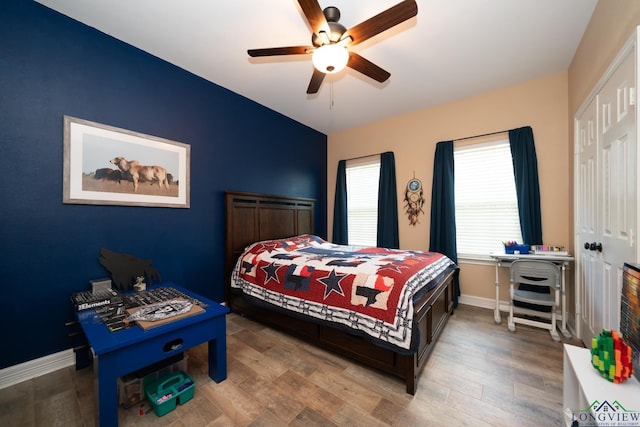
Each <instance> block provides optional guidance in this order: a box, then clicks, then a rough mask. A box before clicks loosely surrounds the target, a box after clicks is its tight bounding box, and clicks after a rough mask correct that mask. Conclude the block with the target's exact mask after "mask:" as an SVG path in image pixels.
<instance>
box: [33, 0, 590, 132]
mask: <svg viewBox="0 0 640 427" xmlns="http://www.w3.org/2000/svg"><path fill="white" fill-rule="evenodd" d="M37 1H38V2H39V3H41V4H43V5H46V6H48V7H50V8H52V9H54V10H57V11H59V12H61V13H63V14H65V15H67V16H69V17H71V18H73V19H76V20H78V21H81V22H83V23H85V24H87V25H89V26H91V27H94V28H96V29H98V30H100V31H102V32H104V33H106V34H109V35H111V36H113V37H115V38H117V39H120V40H122V41H124V42H126V43H129V44H131V45H133V46H136V47H138V48H140V49H142V50H144V51H146V52H149V53H151V54H152V55H155V56H157V57H159V58H162V59H164V60H166V61H168V62H171V63H173V64H175V65H177V66H179V67H181V68H183V69H185V70H188V71H190V72H192V73H194V74H196V75H198V76H201V77H203V78H205V79H207V80H209V81H211V82H213V83H216V84H218V85H220V86H223V87H225V88H227V89H229V90H231V91H233V92H236V93H238V94H240V95H243V96H245V97H247V98H249V99H252V100H254V101H256V102H258V103H260V104H262V105H265V106H267V107H269V108H271V109H273V110H275V111H278V112H280V113H282V114H284V115H286V116H288V117H291V118H293V119H295V120H297V121H299V122H301V123H303V124H305V125H308V126H309V127H312V128H314V129H316V130H318V131H320V132H323V133H325V134H331V133H334V132H338V131H341V130H345V129H349V128H353V127H356V126H360V125H365V124H367V123H371V122H375V121H378V120H382V119H385V118H389V117H393V116H397V115H401V114H405V113H409V112H413V111H417V110H421V109H424V108H428V107H432V106H434V105H438V104H442V103H445V102H449V101H453V100H457V99H461V98H465V97H468V96H472V95H476V94H479V93H483V92H487V91H491V90H493V89H497V88H500V87H505V86H508V85H512V84H516V83H520V82H524V81H527V80H530V79H534V78H537V77H542V76H546V75H550V74H554V73H557V72H561V71H565V70H567V69H568V68H569V64H570V63H571V59H572V58H573V55H574V54H575V51H576V48H577V46H578V43H579V42H580V39H581V38H582V35H583V33H584V30H585V28H586V26H587V24H588V22H589V19H590V18H591V15H592V13H593V10H594V8H595V5H596V3H597V0H418V1H417V3H418V15H417V16H416V17H414V18H412V19H410V20H408V21H406V22H404V23H402V24H400V25H398V26H396V27H394V28H392V29H390V30H387V31H385V32H383V33H381V34H379V35H377V36H375V37H373V38H371V39H369V40H367V41H365V42H363V43H361V44H358V45H356V46H354V47H353V48H352V49H353V50H354V51H356V52H357V53H359V54H360V55H362V56H364V57H365V58H366V59H368V60H370V61H371V62H373V63H375V64H376V65H378V66H380V67H382V68H384V69H385V70H387V71H389V72H390V73H391V78H390V79H389V80H387V81H386V82H384V83H378V82H376V81H374V80H371V79H370V78H368V77H366V76H363V75H361V74H360V73H358V72H356V71H353V70H351V69H346V70H345V71H342V72H340V73H338V74H335V75H328V76H327V78H325V80H324V83H323V84H322V86H321V88H320V90H319V92H318V93H317V94H315V95H307V94H306V89H307V86H308V84H309V80H310V78H311V73H312V67H313V66H312V64H311V56H310V55H295V56H285V57H270V58H249V56H248V55H247V49H255V48H265V47H281V46H299V45H304V46H306V45H310V44H311V32H310V31H311V30H310V28H309V25H308V23H307V21H306V19H305V17H304V15H303V13H302V11H301V9H300V6H299V5H298V2H297V1H296V0H271V1H266V0H226V1H221V0H189V1H185V0H37ZM398 2H399V0H320V1H319V3H320V6H321V7H322V8H325V7H327V6H337V7H338V8H339V9H340V11H341V14H342V18H341V19H340V23H341V24H342V25H344V26H345V27H347V28H350V27H352V26H354V25H356V24H358V23H360V22H362V21H364V20H366V19H368V18H370V17H372V16H374V15H376V14H378V13H380V12H382V11H384V10H386V9H388V8H389V7H391V6H393V5H395V4H396V3H398Z"/></svg>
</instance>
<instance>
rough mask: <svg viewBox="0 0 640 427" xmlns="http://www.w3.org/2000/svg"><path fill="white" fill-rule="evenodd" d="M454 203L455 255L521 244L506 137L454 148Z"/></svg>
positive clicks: (480, 253) (484, 253)
mask: <svg viewBox="0 0 640 427" xmlns="http://www.w3.org/2000/svg"><path fill="white" fill-rule="evenodd" d="M454 162H455V199H456V201H455V204H456V234H457V237H456V238H457V247H458V256H459V257H464V256H465V255H466V256H474V255H482V256H485V255H488V254H489V253H490V252H501V251H504V248H503V244H502V242H504V241H509V240H515V241H518V242H519V243H522V234H521V231H520V219H519V215H518V203H517V195H516V188H515V180H514V175H513V162H512V159H511V150H510V148H509V141H508V140H501V141H495V142H490V143H484V144H475V145H468V146H464V147H456V148H455V149H454Z"/></svg>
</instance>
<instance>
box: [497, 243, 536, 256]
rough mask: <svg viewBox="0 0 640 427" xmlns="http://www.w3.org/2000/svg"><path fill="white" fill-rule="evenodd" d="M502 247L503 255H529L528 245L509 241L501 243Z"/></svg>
mask: <svg viewBox="0 0 640 427" xmlns="http://www.w3.org/2000/svg"><path fill="white" fill-rule="evenodd" d="M502 244H503V245H504V253H505V254H528V253H529V245H526V244H524V243H523V244H520V243H518V242H516V241H515V240H509V241H507V242H502Z"/></svg>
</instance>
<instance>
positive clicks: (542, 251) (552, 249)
mask: <svg viewBox="0 0 640 427" xmlns="http://www.w3.org/2000/svg"><path fill="white" fill-rule="evenodd" d="M531 252H533V253H534V254H536V255H569V252H567V251H566V250H565V248H564V246H552V245H533V246H531Z"/></svg>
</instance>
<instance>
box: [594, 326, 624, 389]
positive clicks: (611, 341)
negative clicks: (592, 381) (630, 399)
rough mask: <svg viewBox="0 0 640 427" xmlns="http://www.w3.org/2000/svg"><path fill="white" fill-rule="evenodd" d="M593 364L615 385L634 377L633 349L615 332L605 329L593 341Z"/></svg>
mask: <svg viewBox="0 0 640 427" xmlns="http://www.w3.org/2000/svg"><path fill="white" fill-rule="evenodd" d="M591 364H592V365H593V367H594V368H596V369H597V370H598V372H600V375H602V376H603V377H604V378H606V379H607V380H609V381H611V382H612V383H615V384H618V383H621V382H624V381H626V380H627V379H628V378H629V377H630V376H631V375H633V363H632V362H631V348H630V347H629V346H628V345H627V343H625V342H624V340H623V339H622V337H621V336H620V334H619V333H618V332H616V331H613V330H608V329H603V330H602V332H601V333H600V335H598V336H597V337H593V339H592V340H591Z"/></svg>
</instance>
